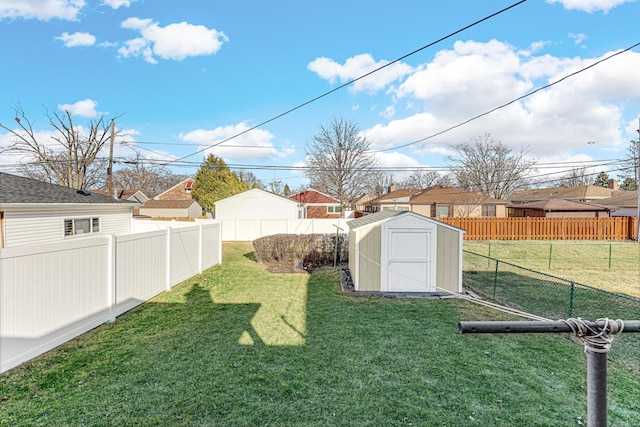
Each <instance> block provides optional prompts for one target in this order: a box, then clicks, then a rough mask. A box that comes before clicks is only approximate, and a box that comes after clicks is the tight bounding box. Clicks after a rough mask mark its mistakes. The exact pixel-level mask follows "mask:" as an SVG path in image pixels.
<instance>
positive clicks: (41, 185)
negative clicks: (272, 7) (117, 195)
mask: <svg viewBox="0 0 640 427" xmlns="http://www.w3.org/2000/svg"><path fill="white" fill-rule="evenodd" d="M24 203H29V204H39V205H41V204H110V205H129V206H135V205H138V203H136V202H131V201H128V200H118V199H114V198H113V197H109V196H104V195H101V194H96V193H89V195H87V196H84V195H82V194H80V193H78V190H76V189H75V188H67V187H63V186H61V185H57V184H49V183H46V182H42V181H37V180H35V179H31V178H25V177H22V176H17V175H11V174H8V173H4V172H0V205H7V204H24Z"/></svg>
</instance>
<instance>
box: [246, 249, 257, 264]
mask: <svg viewBox="0 0 640 427" xmlns="http://www.w3.org/2000/svg"><path fill="white" fill-rule="evenodd" d="M244 257H245V258H246V259H248V260H250V261H253V262H258V258H257V257H256V252H255V251H253V252H247V253H246V254H244Z"/></svg>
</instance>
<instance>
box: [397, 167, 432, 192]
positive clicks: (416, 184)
mask: <svg viewBox="0 0 640 427" xmlns="http://www.w3.org/2000/svg"><path fill="white" fill-rule="evenodd" d="M439 178H440V174H438V172H436V171H430V170H425V169H418V170H416V171H414V172H413V173H412V174H411V175H409V178H407V179H406V180H405V181H403V182H402V183H401V184H400V186H401V187H402V188H409V189H412V190H421V189H425V188H429V187H433V186H434V185H436V183H437V182H438V179H439Z"/></svg>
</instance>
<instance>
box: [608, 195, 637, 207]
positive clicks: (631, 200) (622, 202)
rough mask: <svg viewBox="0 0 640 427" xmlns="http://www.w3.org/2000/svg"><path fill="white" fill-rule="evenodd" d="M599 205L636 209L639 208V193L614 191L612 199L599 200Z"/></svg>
mask: <svg viewBox="0 0 640 427" xmlns="http://www.w3.org/2000/svg"><path fill="white" fill-rule="evenodd" d="M598 204H599V205H604V206H615V207H628V208H635V207H637V206H638V192H637V191H614V192H613V193H612V194H611V197H609V198H606V199H601V200H598Z"/></svg>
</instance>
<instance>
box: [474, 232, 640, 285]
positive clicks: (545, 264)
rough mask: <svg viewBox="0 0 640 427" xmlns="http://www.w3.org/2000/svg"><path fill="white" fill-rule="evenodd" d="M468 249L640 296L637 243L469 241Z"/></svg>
mask: <svg viewBox="0 0 640 427" xmlns="http://www.w3.org/2000/svg"><path fill="white" fill-rule="evenodd" d="M464 249H465V250H468V251H471V252H474V253H478V254H480V255H485V256H490V257H491V258H496V259H499V260H502V261H506V262H509V263H512V264H516V265H518V266H520V267H526V268H530V269H532V270H536V271H541V272H544V273H547V274H550V275H553V276H558V277H562V278H563V279H567V280H573V281H575V282H578V283H582V284H584V285H589V286H594V287H597V288H600V289H604V290H607V291H610V292H617V293H622V294H626V295H630V296H632V297H635V298H640V244H638V243H635V242H612V243H606V242H585V241H551V242H531V241H493V242H472V241H466V242H464Z"/></svg>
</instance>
